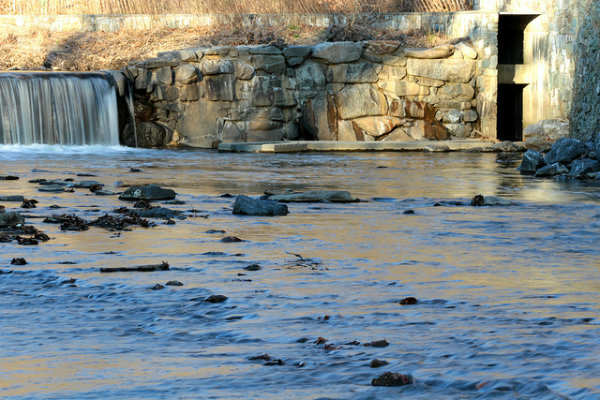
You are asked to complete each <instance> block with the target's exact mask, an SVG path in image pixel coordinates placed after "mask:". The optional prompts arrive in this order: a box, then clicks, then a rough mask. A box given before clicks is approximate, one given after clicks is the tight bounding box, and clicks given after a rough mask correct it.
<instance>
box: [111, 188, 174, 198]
mask: <svg viewBox="0 0 600 400" xmlns="http://www.w3.org/2000/svg"><path fill="white" fill-rule="evenodd" d="M176 195H177V193H175V191H174V190H171V189H164V188H161V187H160V186H158V185H145V186H132V187H130V188H129V189H127V190H126V191H125V192H123V194H122V195H120V196H119V200H130V201H136V200H142V199H143V200H172V199H174V198H175V196H176Z"/></svg>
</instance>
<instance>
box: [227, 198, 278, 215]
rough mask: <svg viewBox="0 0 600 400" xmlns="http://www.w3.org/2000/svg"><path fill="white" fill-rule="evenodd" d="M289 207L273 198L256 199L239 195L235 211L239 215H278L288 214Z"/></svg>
mask: <svg viewBox="0 0 600 400" xmlns="http://www.w3.org/2000/svg"><path fill="white" fill-rule="evenodd" d="M288 212H289V211H288V208H287V206H286V205H285V204H281V203H278V202H276V201H271V200H261V199H254V198H252V197H248V196H244V195H239V196H237V197H236V199H235V203H234V205H233V213H234V214H237V215H264V216H270V217H273V216H276V215H287V214H288Z"/></svg>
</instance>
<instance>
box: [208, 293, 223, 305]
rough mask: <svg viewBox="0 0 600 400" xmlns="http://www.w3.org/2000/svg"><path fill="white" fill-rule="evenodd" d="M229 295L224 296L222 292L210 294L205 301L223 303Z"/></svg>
mask: <svg viewBox="0 0 600 400" xmlns="http://www.w3.org/2000/svg"><path fill="white" fill-rule="evenodd" d="M228 298H229V297H227V296H223V295H222V294H213V295H211V296H208V297H207V298H206V299H205V300H204V301H206V302H208V303H222V302H224V301H225V300H227V299H228Z"/></svg>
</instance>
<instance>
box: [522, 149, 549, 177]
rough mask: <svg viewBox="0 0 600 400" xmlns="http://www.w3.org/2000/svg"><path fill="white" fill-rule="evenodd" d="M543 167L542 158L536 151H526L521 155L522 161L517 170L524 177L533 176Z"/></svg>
mask: <svg viewBox="0 0 600 400" xmlns="http://www.w3.org/2000/svg"><path fill="white" fill-rule="evenodd" d="M544 165H545V162H544V156H542V154H541V153H540V152H539V151H537V150H527V151H526V152H525V154H523V161H521V166H519V168H518V170H519V171H520V172H521V173H522V174H524V175H533V174H535V171H537V170H538V169H539V168H540V167H543V166H544Z"/></svg>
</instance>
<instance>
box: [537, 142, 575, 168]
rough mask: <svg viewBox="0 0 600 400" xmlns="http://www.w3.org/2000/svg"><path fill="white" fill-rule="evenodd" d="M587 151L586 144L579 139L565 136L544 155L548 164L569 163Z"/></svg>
mask: <svg viewBox="0 0 600 400" xmlns="http://www.w3.org/2000/svg"><path fill="white" fill-rule="evenodd" d="M584 153H585V146H584V144H583V143H581V142H580V141H579V140H577V139H571V138H567V137H563V138H560V139H558V140H557V141H556V142H555V143H554V144H553V145H552V148H551V149H550V151H549V152H548V153H547V154H546V156H545V157H544V161H545V162H546V164H548V165H550V164H554V163H561V164H563V165H566V164H569V163H570V162H571V161H573V160H574V159H576V158H578V157H580V156H581V155H582V154H584Z"/></svg>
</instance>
